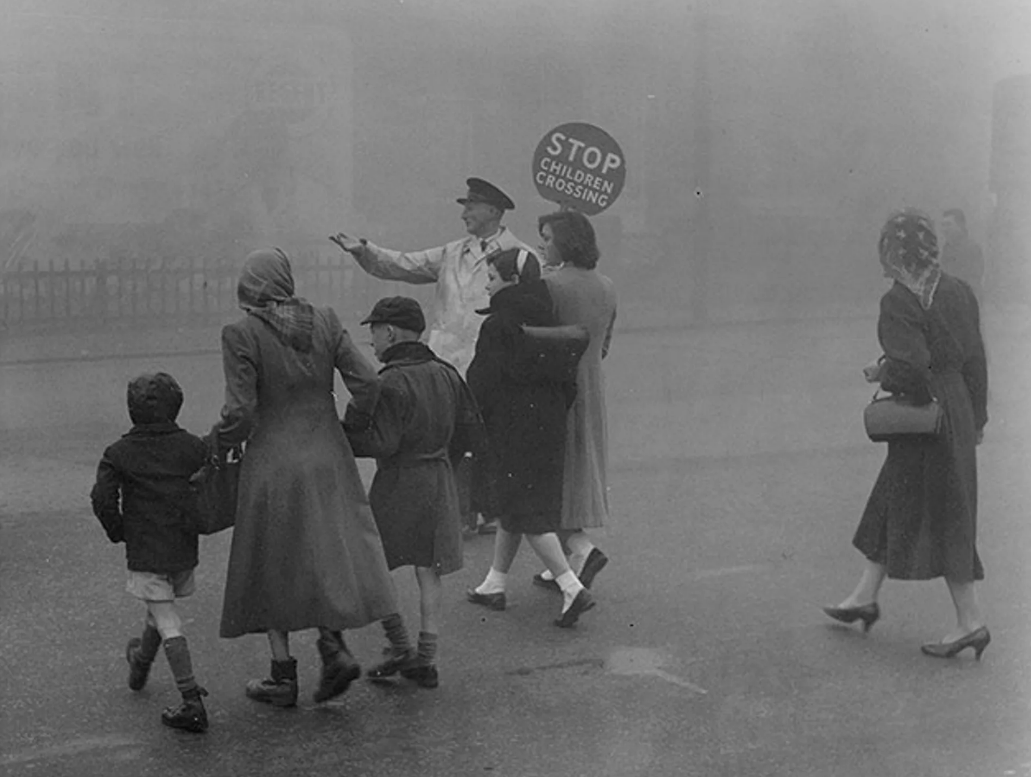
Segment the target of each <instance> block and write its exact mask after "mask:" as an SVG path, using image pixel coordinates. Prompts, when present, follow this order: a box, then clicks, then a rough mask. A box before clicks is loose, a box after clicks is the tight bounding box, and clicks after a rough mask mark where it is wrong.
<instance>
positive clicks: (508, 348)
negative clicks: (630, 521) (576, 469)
mask: <svg viewBox="0 0 1031 777" xmlns="http://www.w3.org/2000/svg"><path fill="white" fill-rule="evenodd" d="M487 262H488V270H489V275H488V281H487V289H488V291H489V293H490V306H489V308H488V309H486V310H485V311H484V312H485V313H487V318H486V320H485V321H484V322H483V326H482V327H481V328H480V336H479V338H478V339H477V341H476V355H475V356H474V357H473V362H472V364H470V365H469V387H470V388H471V389H472V391H473V394H474V395H475V397H476V401H477V402H478V403H479V405H480V410H481V412H482V413H483V423H484V426H485V427H486V429H487V441H488V442H487V456H486V466H485V467H482V468H478V469H477V475H478V478H477V486H481V487H484V488H485V489H486V490H487V492H488V494H489V501H490V503H491V504H492V507H493V510H492V514H496V515H499V516H501V527H500V528H499V529H498V532H497V535H496V536H495V538H494V560H493V562H492V563H491V567H490V570H489V571H488V573H487V576H486V578H485V579H484V580H483V582H482V583H480V585H479V586H477V587H476V588H475V589H471V590H469V591H467V592H466V597H467V598H468V600H469V601H470V602H472V603H473V604H479V605H482V606H485V607H489V608H490V609H493V610H504V609H505V607H506V606H507V601H506V597H505V587H506V581H507V578H508V571H509V569H510V568H511V566H512V562H513V561H514V559H515V556H516V553H517V552H518V550H519V544H520V542H521V540H522V537H523V535H524V534H525V535H526V538H527V542H529V543H530V546H531V547H532V548H533V550H534V552H535V553H536V554H537V556H538V557H539V558H540V560H541V561H542V562H543V563H544V564H545V565H546V566H547V568H548V570H549V571H550V572H551V573H552V575H553V576H554V579H555V584H556V585H557V586H558V587H559V589H560V590H561V591H562V594H563V603H562V612H561V614H560V615H559V617H558V618H557V619H556V620H555V625H557V626H560V627H563V628H568V627H570V626H572V625H573V624H575V623H576V622H577V620H578V619H579V617H580V615H581V614H582V613H584V612H586V611H587V610H589V609H591V608H592V607H594V600H593V599H592V598H591V594H590V592H589V591H588V590H587V589H586V588H585V587H584V586H583V585H582V584H581V582H580V580H579V579H578V578H577V576H576V573H575V572H573V570H571V569H570V568H569V562H568V561H567V560H566V557H565V555H564V554H563V553H562V545H561V543H560V542H559V539H558V536H557V535H556V534H555V531H556V530H557V529H558V527H559V524H560V522H561V520H562V460H563V453H564V450H565V446H566V414H567V412H568V410H569V407H570V405H571V404H572V402H573V395H574V394H575V392H576V362H577V359H579V357H580V355H581V354H582V353H583V349H584V347H585V346H586V338H583V337H581V339H580V340H579V341H578V343H579V344H578V345H573V344H571V347H570V348H569V349H568V350H567V351H565V352H563V350H562V349H554V350H552V349H550V348H549V347H548V346H547V345H539V344H537V343H535V342H534V341H533V339H532V338H530V337H528V336H527V335H526V334H525V333H524V332H523V330H522V328H521V327H522V326H523V325H531V326H538V327H549V326H553V325H554V323H555V316H554V313H552V309H551V307H552V305H551V297H550V295H549V294H548V289H547V286H545V285H544V283H543V282H542V281H541V280H540V264H539V263H538V261H537V257H535V256H534V255H533V254H532V253H530V252H529V251H525V250H523V249H518V248H514V249H510V250H508V251H501V252H499V253H497V254H493V255H492V256H490V257H488V259H487ZM549 354H550V355H551V356H553V357H554V358H549ZM481 473H482V475H483V477H482V479H481V478H480V477H479V475H480V474H481Z"/></svg>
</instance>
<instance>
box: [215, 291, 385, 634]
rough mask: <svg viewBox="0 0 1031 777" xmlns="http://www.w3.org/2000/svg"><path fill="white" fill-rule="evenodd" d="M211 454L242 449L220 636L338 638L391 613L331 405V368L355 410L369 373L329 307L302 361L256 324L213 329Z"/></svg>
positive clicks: (368, 398)
mask: <svg viewBox="0 0 1031 777" xmlns="http://www.w3.org/2000/svg"><path fill="white" fill-rule="evenodd" d="M222 357H223V363H224V369H225V378H226V399H225V407H224V408H223V410H222V421H221V423H220V424H219V426H218V435H219V439H220V442H221V443H222V444H223V445H231V444H234V443H238V442H241V441H244V440H246V442H247V448H246V451H245V453H244V457H243V464H242V466H241V471H240V492H239V501H238V504H237V509H236V525H235V527H234V529H233V544H232V548H231V550H230V554H229V570H228V573H227V575H226V587H225V600H224V603H223V607H222V625H221V630H220V633H221V635H222V636H223V637H236V636H239V635H241V634H248V633H254V632H264V631H268V630H269V629H276V630H281V631H298V630H301V629H307V628H313V627H316V626H324V627H326V628H331V629H350V628H358V627H361V626H365V625H367V624H369V623H372V622H373V621H377V620H381V619H382V618H385V617H386V616H387V615H390V614H391V613H393V612H396V611H397V606H396V604H395V600H394V593H393V583H392V581H391V578H390V573H389V571H388V570H387V563H386V559H385V557H384V555H383V546H382V544H381V543H380V537H379V532H378V531H377V530H376V524H375V522H374V521H373V518H372V510H371V509H370V507H369V500H368V498H367V497H366V495H365V489H364V487H363V486H362V482H361V478H360V476H359V473H358V467H357V464H356V463H355V460H354V455H353V454H352V452H351V447H350V445H348V442H347V438H346V437H345V436H344V431H343V429H341V427H340V420H339V418H338V417H337V410H336V405H335V404H334V399H333V377H334V368H335V369H336V370H337V371H339V373H340V375H341V377H342V378H343V381H344V385H345V386H346V387H347V389H348V391H350V392H351V395H352V397H354V398H355V399H356V400H357V401H358V402H360V403H361V404H362V406H363V408H364V409H365V410H366V411H367V412H371V410H372V407H373V406H374V405H375V402H376V400H377V398H378V394H379V378H378V377H377V375H376V371H375V368H373V366H372V365H371V364H370V363H369V362H368V361H367V360H366V359H365V358H364V357H363V356H362V355H361V354H360V353H359V352H358V349H357V348H356V347H355V346H354V344H353V343H352V341H351V338H350V337H349V336H348V334H347V333H346V332H345V331H344V330H343V329H342V328H341V326H340V322H339V320H338V319H337V317H336V314H335V313H334V312H333V311H332V310H331V309H329V308H323V309H318V308H316V309H315V310H314V329H313V331H312V346H311V351H310V352H302V351H298V350H295V349H294V348H291V347H290V346H288V345H286V344H284V342H283V341H282V340H281V339H280V338H279V337H277V336H276V334H275V333H274V331H273V330H272V329H271V328H270V327H269V326H268V325H267V324H266V323H265V322H264V321H262V320H261V319H259V318H258V317H257V316H252V315H248V316H247V317H246V318H244V319H243V320H241V321H239V322H237V323H235V324H230V325H228V326H226V327H225V328H224V329H223V330H222Z"/></svg>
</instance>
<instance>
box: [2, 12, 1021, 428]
mask: <svg viewBox="0 0 1031 777" xmlns="http://www.w3.org/2000/svg"><path fill="white" fill-rule="evenodd" d="M0 21H2V24H0V44H2V45H0V74H2V78H0V127H2V130H0V169H2V171H3V173H2V176H3V177H2V180H3V186H2V187H0V271H2V273H3V274H2V275H0V291H2V294H0V360H3V361H6V362H8V363H11V362H32V361H35V360H44V361H45V360H47V359H61V358H69V357H74V358H78V357H80V356H81V357H96V358H101V357H102V356H103V355H105V354H106V355H108V356H117V355H119V354H125V353H136V354H147V353H157V354H160V353H167V352H217V350H218V327H219V326H220V325H221V324H223V323H225V322H226V321H228V320H232V319H233V318H235V317H236V316H237V315H238V314H239V311H238V310H237V309H236V303H235V281H236V277H237V273H238V268H239V267H240V265H241V262H242V259H243V257H244V256H245V255H246V254H247V253H248V252H249V251H251V250H252V249H254V248H256V247H261V246H266V245H269V244H274V245H279V246H281V247H282V248H284V249H285V250H286V251H287V252H288V253H289V254H290V255H291V257H292V258H293V261H294V268H295V274H296V276H297V279H298V293H299V294H300V295H302V296H306V297H308V298H309V299H311V300H312V301H314V302H317V303H320V304H330V305H333V306H334V307H335V308H336V309H337V310H338V311H339V313H340V316H341V318H342V320H343V321H344V323H345V326H349V327H350V328H351V329H352V331H353V330H355V329H356V328H357V326H356V325H357V322H358V321H359V320H360V318H361V316H362V315H363V314H364V313H365V312H366V311H367V310H368V308H369V307H370V306H371V304H372V303H373V301H374V300H375V299H377V298H378V297H380V296H384V295H385V294H391V293H405V294H411V295H414V296H417V297H419V299H420V300H421V301H422V302H423V303H424V304H426V303H431V302H432V288H430V287H413V286H401V285H398V284H387V283H383V282H380V281H377V280H374V279H371V278H369V277H368V276H366V275H365V274H364V273H363V272H362V271H361V270H360V269H358V268H357V267H356V265H355V263H354V262H353V261H352V260H351V259H350V258H349V257H347V256H344V255H342V254H341V253H340V251H339V250H338V249H337V248H336V247H335V246H333V245H332V244H330V243H329V242H328V240H327V239H326V238H327V236H328V235H329V234H331V233H334V232H336V231H339V230H344V231H348V232H351V233H356V234H358V235H360V236H364V237H367V238H369V239H371V240H373V241H375V242H378V243H379V244H380V245H385V246H387V247H390V248H398V249H418V248H427V247H432V246H436V245H441V244H443V243H444V242H446V241H449V240H453V239H456V238H458V237H461V236H462V235H463V234H464V227H463V225H462V223H461V221H460V220H459V214H460V206H459V205H457V204H456V203H455V201H454V200H455V197H457V196H460V195H461V194H463V193H464V190H465V183H464V181H465V179H466V177H468V176H473V175H475V176H480V177H484V178H487V179H489V180H491V181H493V182H495V183H497V184H498V185H499V186H500V187H501V188H503V189H504V190H505V191H506V192H508V193H509V194H510V195H511V196H512V197H513V199H514V200H515V202H516V210H515V211H514V212H512V213H509V214H508V217H507V219H506V223H507V224H508V226H509V227H510V228H511V229H512V230H513V231H514V232H515V234H516V235H517V236H519V237H520V238H522V239H523V240H524V241H526V242H528V243H530V244H531V245H536V244H537V242H538V237H537V234H536V219H537V217H538V216H539V215H540V214H542V213H546V212H549V211H551V210H553V209H554V208H555V206H554V205H553V204H551V203H549V202H547V201H545V200H543V199H542V198H541V197H540V196H539V195H538V193H537V191H536V188H535V186H534V184H533V180H532V174H531V161H532V155H533V151H534V149H535V147H536V146H537V143H538V142H539V141H540V139H541V137H542V136H543V135H544V134H545V133H546V132H547V131H549V130H550V129H552V128H553V127H555V126H557V125H559V124H563V123H566V122H570V121H583V122H588V123H591V124H595V125H597V126H600V127H601V128H603V129H604V130H605V131H607V132H608V133H609V134H610V135H612V136H613V137H614V138H615V139H616V140H617V142H619V143H620V145H621V146H622V149H623V152H624V155H625V159H626V167H627V178H626V186H625V188H624V190H623V192H622V194H621V196H620V197H619V198H618V200H617V201H616V202H615V204H614V205H612V207H610V208H609V209H608V210H606V211H605V212H604V213H602V214H601V215H599V216H597V217H595V218H594V219H593V221H594V224H595V226H596V229H597V231H598V234H599V243H600V247H601V251H602V259H601V263H600V265H599V269H600V270H601V271H602V272H604V273H606V274H608V275H610V276H611V277H612V278H613V279H614V280H615V281H616V284H617V291H618V294H619V318H618V322H617V334H618V333H619V332H631V331H654V330H655V329H656V328H666V327H672V328H681V327H691V328H695V329H697V328H701V329H706V328H709V327H710V326H719V325H723V324H728V323H731V324H735V323H747V322H784V321H792V320H800V319H801V320H810V319H812V320H813V321H814V322H816V321H827V320H829V319H833V318H845V319H847V318H849V317H857V316H858V317H873V316H875V315H876V310H877V299H878V296H879V295H880V294H881V293H882V292H883V290H884V288H885V282H884V279H883V278H882V277H881V274H880V267H879V265H878V263H877V257H876V242H877V237H878V233H879V229H880V226H881V224H882V223H883V220H884V218H885V216H886V215H887V214H888V212H889V211H891V210H893V209H895V208H898V207H901V206H905V205H909V206H917V207H921V208H923V209H925V210H927V211H928V212H929V213H930V214H931V215H932V216H933V217H934V218H935V219H940V216H941V211H942V210H943V209H945V208H951V207H961V208H963V209H964V210H965V211H966V213H967V216H968V222H969V227H970V231H971V234H972V236H973V237H974V239H975V240H977V241H978V242H980V243H981V244H982V245H984V246H985V248H986V254H987V257H986V258H987V264H988V269H987V278H986V284H987V287H988V289H987V296H988V302H989V305H987V306H986V312H990V310H991V309H992V308H991V306H992V305H995V304H1013V303H1023V302H1025V301H1026V298H1027V288H1028V287H1027V284H1026V278H1025V270H1024V267H1025V265H1026V258H1027V250H1026V249H1027V247H1028V246H1031V237H1029V234H1028V230H1029V229H1031V226H1029V224H1031V219H1027V218H1026V214H1027V213H1029V212H1031V210H1029V208H1031V107H1029V106H1031V88H1029V87H1028V83H1029V81H1028V77H1027V76H1026V75H1024V74H1026V73H1028V72H1031V64H1029V63H1028V62H1027V59H1026V51H1027V50H1028V43H1029V42H1031V34H1029V31H1031V7H1029V5H1028V4H1027V3H1025V2H1021V0H992V1H991V2H982V3H977V4H971V3H966V2H958V1H957V2H940V1H935V0H926V1H925V0H907V1H906V2H895V1H894V0H877V1H876V2H865V3H853V2H831V1H828V0H776V2H774V1H773V0H736V1H735V2H725V3H717V2H704V1H702V0H700V1H699V2H696V3H689V2H684V3H681V2H673V1H672V0H641V1H640V2H633V3H627V2H610V1H608V0H565V1H564V2H543V1H540V2H539V1H538V0H507V1H506V2H501V1H500V0H498V1H495V0H480V1H478V2H459V0H404V2H401V1H400V0H394V1H393V2H387V0H375V2H374V1H373V0H353V1H352V2H346V3H341V2H329V1H328V0H306V1H305V2H295V3H290V4H285V3H280V2H272V1H271V0H264V1H259V0H247V1H246V2H245V1H244V0H222V1H221V2H192V1H183V0H177V1H176V2H170V1H159V0H132V2H129V1H127V0H121V1H116V0H91V2H81V1H79V0H76V2H72V0H34V1H33V2H28V1H27V0H10V1H9V2H6V3H5V4H4V6H3V11H2V13H0ZM1007 90H1008V91H1007ZM1000 93H1004V94H1003V97H1005V98H1006V99H1004V100H1001V101H1000V97H999V95H1000ZM1003 130H1004V131H1003ZM993 149H994V151H993ZM999 236H1002V237H1004V238H1005V239H1002V238H1000V237H999ZM813 326H814V330H813V331H818V330H819V328H820V327H821V326H822V325H821V324H819V323H814V324H813ZM861 326H862V328H863V331H864V332H867V333H868V334H869V335H870V345H869V348H868V349H867V350H869V351H870V352H871V353H870V354H869V355H870V356H872V355H875V354H874V353H873V351H874V349H875V348H876V343H875V342H874V341H873V324H872V321H871V322H869V323H863V324H862V325H861ZM759 331H760V330H758V329H756V330H755V331H754V336H752V339H751V340H749V339H748V337H746V338H745V342H746V343H749V344H750V347H754V348H757V349H759V350H761V351H763V352H765V353H770V350H769V349H768V348H766V347H765V346H762V347H760V346H759V345H758V343H759V342H761V338H759V337H758V335H759ZM768 335H769V333H767V336H768ZM356 336H359V337H360V336H362V335H361V334H360V333H358V334H357V335H356ZM833 345H834V344H833V343H829V344H824V345H823V346H821V347H823V348H831V347H833ZM803 355H804V354H803ZM814 355H815V354H813V353H811V354H810V356H814ZM738 356H739V358H741V359H746V358H748V357H747V356H746V355H745V354H744V353H743V352H742V353H739V354H738ZM823 358H826V356H825V355H824V357H823ZM849 358H850V362H849V368H848V369H852V367H853V365H854V363H855V362H856V361H858V359H859V357H858V356H856V357H854V358H853V357H852V355H850V356H849ZM866 358H867V354H866V353H865V352H864V354H863V355H862V359H863V360H864V361H863V363H865V359H866ZM714 359H715V357H714ZM717 362H718V364H717ZM617 366H618V365H617ZM139 368H140V365H138V364H126V365H124V367H121V368H119V369H122V370H124V371H125V372H128V371H138V370H139ZM712 369H713V370H715V371H717V372H719V373H720V376H721V377H719V378H718V380H717V383H720V382H722V381H723V380H728V379H731V378H728V377H727V376H734V375H736V374H737V372H736V371H740V370H742V369H743V367H742V366H741V365H740V364H739V365H737V367H735V362H734V358H733V355H732V354H723V355H722V356H721V357H720V358H719V359H716V360H714V361H713V365H712ZM124 377H126V376H125V375H122V374H120V373H117V372H116V373H115V374H114V375H113V377H112V378H111V383H112V387H120V386H121V385H122V379H123V378H124ZM220 377H221V376H220V375H219V374H218V373H217V371H216V372H215V374H213V375H212V376H211V378H210V381H207V380H206V381H205V383H204V388H205V391H206V392H207V393H209V394H210V397H211V399H210V402H211V403H213V404H215V406H216V407H217V403H218V401H219V394H220V390H221V386H220ZM48 380H49V379H48V378H47V377H46V376H44V375H41V374H36V373H33V372H31V371H30V372H28V373H25V374H18V375H17V377H16V378H15V376H13V375H12V374H9V375H8V376H7V378H6V379H5V380H4V381H3V384H4V385H3V386H0V399H4V400H6V401H4V402H0V423H2V425H3V426H7V427H11V426H31V425H32V424H33V423H35V422H36V421H40V420H42V418H45V417H48V414H47V412H45V411H43V410H42V409H39V410H36V409H32V405H31V403H32V401H33V400H38V401H40V402H42V401H43V400H42V399H41V398H40V397H41V396H42V394H41V393H40V392H39V391H38V389H39V387H41V386H42V385H44V384H45V383H46V382H47V381H48ZM684 390H687V389H684ZM97 391H98V393H103V392H102V391H101V389H100V388H98V389H97ZM117 391H118V393H117V395H120V394H121V388H118V389H117ZM88 393H89V392H80V394H88ZM117 395H116V396H117ZM617 400H618V397H617ZM77 401H78V402H83V401H85V399H84V398H83V397H82V396H80V397H79V398H78V400H77ZM94 401H96V402H98V403H100V402H103V403H104V406H105V407H106V406H107V405H111V407H110V409H109V410H108V412H110V413H111V414H112V416H113V417H118V415H119V414H121V412H122V408H121V407H120V402H117V403H114V404H112V401H111V398H110V397H101V396H99V395H98V396H96V397H95V400H94ZM188 404H189V403H188ZM73 412H74V411H73V410H72V409H71V408H69V410H68V413H69V414H72V413H73ZM205 412H206V413H207V416H210V414H211V412H212V411H211V410H210V409H209V410H206V411H205Z"/></svg>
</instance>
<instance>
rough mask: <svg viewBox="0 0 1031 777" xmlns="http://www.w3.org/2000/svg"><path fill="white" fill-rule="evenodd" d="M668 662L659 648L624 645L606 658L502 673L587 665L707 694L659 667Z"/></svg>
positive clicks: (543, 670)
mask: <svg viewBox="0 0 1031 777" xmlns="http://www.w3.org/2000/svg"><path fill="white" fill-rule="evenodd" d="M668 663H669V659H668V658H667V657H666V655H665V654H664V653H662V652H661V651H658V650H653V649H651V648H641V647H624V648H616V649H614V650H613V651H612V652H611V653H609V655H608V658H605V659H601V658H580V659H575V660H572V661H560V662H557V663H554V664H541V665H539V666H521V667H519V668H517V669H511V670H509V671H508V672H506V673H505V674H509V675H519V676H526V675H530V674H533V673H534V672H548V671H552V670H555V669H575V668H579V667H585V666H587V667H597V668H599V669H604V670H605V671H606V672H608V673H609V674H616V675H626V676H633V675H644V676H648V677H658V678H659V679H660V680H665V681H666V682H668V683H673V684H674V685H679V686H680V687H681V688H687V689H688V690H689V691H693V692H694V693H699V694H706V693H708V691H706V690H705V689H704V688H701V687H699V686H697V685H695V684H694V683H692V682H690V681H689V680H685V679H684V678H682V677H678V676H677V675H675V674H672V673H671V672H667V671H666V670H664V669H663V668H662V667H663V666H665V665H666V664H668Z"/></svg>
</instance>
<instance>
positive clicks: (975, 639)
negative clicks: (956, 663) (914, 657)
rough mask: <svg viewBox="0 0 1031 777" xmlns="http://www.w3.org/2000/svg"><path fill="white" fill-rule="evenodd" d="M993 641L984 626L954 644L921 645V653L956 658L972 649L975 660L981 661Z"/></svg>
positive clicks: (934, 643) (936, 656)
mask: <svg viewBox="0 0 1031 777" xmlns="http://www.w3.org/2000/svg"><path fill="white" fill-rule="evenodd" d="M991 641H992V635H991V634H990V633H988V628H987V627H986V626H982V627H981V628H979V629H975V630H974V631H972V632H970V633H969V634H967V635H966V636H965V637H960V638H959V639H957V640H954V641H952V642H929V643H928V644H926V645H921V646H920V652H921V653H923V654H924V655H925V656H932V657H934V658H955V657H956V656H957V655H959V653H961V652H962V651H964V650H966V649H967V648H971V649H972V650H973V651H974V658H976V659H977V660H978V661H980V660H981V654H982V653H983V652H984V649H985V648H986V647H988V643H989V642H991Z"/></svg>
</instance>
